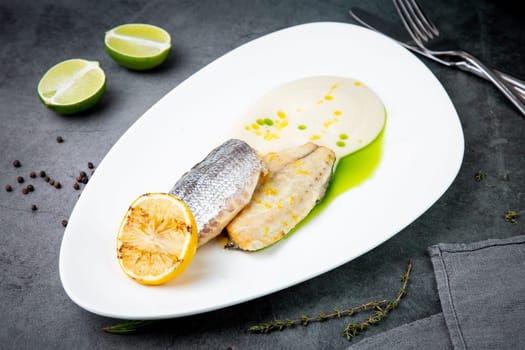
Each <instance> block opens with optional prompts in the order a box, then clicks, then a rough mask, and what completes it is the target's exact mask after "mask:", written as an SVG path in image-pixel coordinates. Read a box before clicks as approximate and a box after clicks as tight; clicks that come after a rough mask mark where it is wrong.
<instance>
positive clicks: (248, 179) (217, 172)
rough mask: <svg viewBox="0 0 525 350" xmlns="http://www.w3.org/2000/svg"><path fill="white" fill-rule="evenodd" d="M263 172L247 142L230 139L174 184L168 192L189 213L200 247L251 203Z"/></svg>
mask: <svg viewBox="0 0 525 350" xmlns="http://www.w3.org/2000/svg"><path fill="white" fill-rule="evenodd" d="M264 172H265V168H264V165H263V163H262V162H261V160H260V158H259V156H258V155H257V154H256V152H255V151H254V150H253V149H252V148H251V147H250V146H249V145H248V144H247V143H246V142H244V141H241V140H236V139H231V140H228V141H226V142H225V143H223V144H222V145H220V146H219V147H217V148H215V149H214V150H213V151H211V152H210V154H208V155H207V156H206V158H205V159H204V160H202V161H201V162H200V163H198V164H196V165H195V166H194V167H193V168H192V169H191V170H190V171H188V172H187V173H185V174H184V175H183V176H182V177H181V178H180V179H179V181H177V183H176V184H175V185H174V186H173V188H172V189H171V191H170V193H171V194H173V195H175V196H176V197H178V198H180V199H182V200H183V201H184V202H185V203H186V205H187V206H188V207H189V208H190V210H191V211H192V213H193V216H194V217H195V221H196V223H197V229H198V232H199V246H201V245H203V244H204V243H206V242H208V241H209V240H210V239H212V238H214V237H215V236H217V235H218V234H220V233H221V231H222V230H223V229H224V227H225V226H226V225H227V224H228V223H229V222H230V221H231V219H233V218H234V217H235V216H236V215H237V214H238V213H239V212H240V211H241V210H242V209H243V208H244V207H245V206H246V205H247V204H248V203H249V202H250V199H251V198H252V195H253V192H254V190H255V188H256V186H257V183H258V182H259V178H260V176H261V174H263V173H264Z"/></svg>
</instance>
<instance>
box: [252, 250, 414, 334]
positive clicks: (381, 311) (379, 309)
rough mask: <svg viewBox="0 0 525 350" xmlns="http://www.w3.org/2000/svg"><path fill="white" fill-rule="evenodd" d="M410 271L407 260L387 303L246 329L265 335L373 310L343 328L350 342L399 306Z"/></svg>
mask: <svg viewBox="0 0 525 350" xmlns="http://www.w3.org/2000/svg"><path fill="white" fill-rule="evenodd" d="M411 271H412V260H409V261H408V266H407V269H406V272H405V273H404V274H403V275H402V276H401V281H402V285H401V288H399V290H398V291H397V294H396V297H395V298H394V299H393V300H392V301H390V302H388V303H387V301H386V300H381V301H371V302H368V303H366V304H362V305H359V306H354V307H350V308H348V309H345V310H338V309H334V312H332V313H329V314H326V313H323V312H321V313H319V315H318V316H315V317H310V316H306V315H303V316H301V317H300V318H297V319H293V320H274V321H271V322H265V323H260V324H257V325H255V326H251V327H250V328H248V331H249V332H252V333H263V334H267V333H270V332H273V331H282V330H284V329H289V328H293V327H295V326H299V325H301V326H304V327H306V326H308V324H310V323H311V322H323V321H326V320H329V319H334V318H341V317H343V316H353V315H354V314H355V313H356V312H358V311H365V310H374V313H373V315H372V316H370V317H368V318H366V319H365V320H364V321H362V322H358V323H349V324H348V325H347V326H346V327H345V328H344V330H343V336H344V337H345V338H346V339H348V340H352V338H354V337H355V336H357V335H359V334H361V333H363V332H364V331H365V330H366V329H367V328H368V327H370V326H372V325H375V324H377V323H378V322H379V321H381V320H383V319H384V318H385V317H386V316H387V315H388V314H389V313H390V312H391V311H392V310H394V309H395V308H396V307H397V306H398V305H399V302H400V301H401V299H402V298H403V297H404V296H405V295H406V294H407V292H406V289H407V285H408V280H409V279H410V273H411Z"/></svg>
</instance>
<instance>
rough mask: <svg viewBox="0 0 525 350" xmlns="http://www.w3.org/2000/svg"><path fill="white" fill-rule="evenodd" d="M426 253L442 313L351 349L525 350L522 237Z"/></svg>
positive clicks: (449, 246) (444, 246)
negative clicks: (434, 277) (430, 263)
mask: <svg viewBox="0 0 525 350" xmlns="http://www.w3.org/2000/svg"><path fill="white" fill-rule="evenodd" d="M428 252H429V254H430V258H431V260H432V265H433V266H434V273H435V276H436V282H437V288H438V293H439V298H440V301H441V307H442V309H443V313H439V314H436V315H433V316H431V317H428V318H425V319H422V320H418V321H415V322H412V323H409V324H406V325H403V326H400V327H398V328H395V329H392V330H389V331H387V332H384V333H381V334H379V335H376V336H374V337H370V338H367V339H364V340H363V341H361V342H359V343H357V344H354V345H352V346H350V348H349V349H352V350H355V349H426V350H428V349H452V348H453V349H525V236H517V237H512V238H508V239H497V240H496V239H493V240H487V241H483V242H476V243H470V244H444V243H441V244H438V245H435V246H432V247H430V248H428Z"/></svg>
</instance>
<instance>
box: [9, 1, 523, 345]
mask: <svg viewBox="0 0 525 350" xmlns="http://www.w3.org/2000/svg"><path fill="white" fill-rule="evenodd" d="M422 3H423V5H424V7H425V9H427V11H428V12H429V14H431V15H432V18H433V19H434V20H435V21H436V22H437V23H438V24H439V25H440V26H442V27H444V29H445V30H446V29H449V30H451V29H452V28H454V29H457V30H458V33H457V34H456V35H455V36H456V38H458V39H460V40H462V41H463V47H464V48H465V49H467V50H469V51H471V52H473V53H475V54H477V55H478V56H479V57H480V58H481V59H483V60H484V61H486V62H489V63H490V64H492V65H494V66H496V67H499V68H503V69H507V70H509V71H512V72H513V73H515V74H518V75H521V76H522V77H525V51H524V50H523V48H524V47H525V30H524V28H523V23H524V22H525V17H524V15H523V12H522V11H518V8H517V6H514V4H513V3H512V2H496V1H488V0H483V1H474V0H471V1H459V0H457V1H456V0H446V1H440V2H431V1H428V0H427V1H422ZM516 3H517V2H516ZM354 5H360V6H362V7H363V8H367V9H369V10H372V11H375V12H377V13H378V14H381V15H383V16H384V17H391V18H394V17H395V13H394V7H393V5H392V4H391V2H390V1H387V0H372V1H369V2H362V3H361V2H359V1H351V0H348V1H340V0H331V1H322V2H321V1H313V0H308V1H275V0H267V1H262V0H261V1H242V0H237V1H167V0H165V1H133V0H129V1H125V0H121V1H112V2H109V1H108V2H106V1H89V2H88V1H85V2H81V1H65V0H62V1H60V0H55V1H49V0H46V1H40V2H35V1H16V2H15V1H6V0H2V1H0V60H1V65H0V183H1V185H2V189H1V191H0V240H1V241H0V271H1V275H0V315H1V318H2V321H3V322H2V326H1V327H0V344H2V345H1V347H2V348H8V349H26V348H27V349H32V348H46V349H56V348H63V349H70V348H79V349H93V348H126V349H134V348H152V347H162V348H168V347H169V348H181V349H183V348H195V349H210V348H212V349H226V348H228V347H232V348H234V349H248V348H257V349H273V348H287V349H327V348H343V347H345V346H347V345H348V344H349V343H348V342H347V341H346V340H345V339H344V338H343V337H342V336H341V332H342V329H343V327H344V325H345V324H346V323H345V320H334V321H330V322H327V323H323V324H312V325H310V326H309V327H307V328H296V329H294V330H290V331H284V332H277V333H273V334H270V335H266V336H265V335H253V334H249V333H248V332H247V331H246V329H247V328H248V327H249V326H251V325H253V324H254V323H256V322H261V321H267V320H271V319H274V318H279V319H286V318H293V317H297V316H300V315H301V314H303V313H307V314H316V313H318V312H319V311H330V310H331V309H332V308H333V307H339V308H344V307H348V306H353V305H357V304H360V303H363V302H366V301H368V300H371V299H375V298H391V297H393V296H394V294H395V292H396V290H397V288H398V287H399V276H400V274H401V273H402V272H403V270H404V268H405V266H406V263H407V261H408V259H409V258H412V259H413V260H414V271H413V275H412V281H411V283H410V286H409V295H408V296H407V298H406V299H404V300H403V302H402V303H401V305H400V307H399V308H398V309H397V310H395V311H394V312H393V313H392V314H391V315H390V316H389V317H388V319H387V320H385V321H384V322H383V323H381V324H380V325H379V326H377V327H373V328H372V329H370V330H369V331H367V332H366V334H365V335H363V336H362V337H366V336H369V335H372V334H376V333H378V332H382V331H385V330H388V329H391V328H393V327H396V326H399V325H401V324H404V323H406V322H410V321H414V320H417V319H420V318H423V317H427V316H430V315H433V314H435V313H437V312H440V310H441V307H440V304H439V300H438V296H437V292H436V289H435V281H434V277H433V274H432V267H431V264H430V260H429V257H428V256H427V253H426V248H427V247H428V246H429V245H432V244H435V243H438V242H471V241H477V240H483V239H486V238H503V237H509V236H514V235H518V234H523V233H524V230H523V221H524V220H525V219H524V218H523V216H524V215H525V214H524V212H523V209H524V196H523V190H524V188H525V186H524V184H525V181H524V175H525V174H524V169H525V166H524V165H525V160H524V157H523V154H524V150H525V120H524V119H523V118H522V117H521V116H520V115H519V114H518V112H517V111H516V110H515V109H514V108H513V107H512V106H511V105H510V104H509V103H508V102H507V101H506V100H505V99H504V98H503V97H502V95H501V94H500V93H499V92H497V91H496V90H495V89H494V88H493V87H492V86H491V85H489V84H488V83H486V82H484V81H482V80H480V79H478V78H476V77H473V76H470V75H468V74H466V73H462V72H458V71H455V70H452V69H448V68H444V67H441V66H438V65H437V64H434V63H431V62H429V61H426V60H425V61H424V62H425V64H427V65H428V67H429V68H430V69H431V70H432V72H434V73H435V75H436V76H437V77H438V79H439V80H440V81H441V82H442V84H443V86H444V87H445V89H446V90H447V92H448V93H449V95H450V98H451V99H452V101H453V103H454V105H455V106H456V109H457V112H458V114H459V117H460V119H461V123H462V126H463V128H464V133H465V157H464V162H463V165H462V167H461V170H460V173H459V175H458V177H457V178H456V180H455V182H454V183H453V184H452V186H451V187H450V189H449V190H448V191H447V192H446V193H445V194H444V196H443V197H442V198H441V199H440V200H439V201H438V202H437V203H436V204H435V205H434V206H433V207H432V208H430V209H429V210H428V211H427V212H426V213H425V214H424V215H423V216H421V217H420V218H419V219H417V220H416V221H415V222H414V223H413V224H411V225H410V226H408V227H407V228H406V229H404V230H403V231H402V232H400V233H399V234H398V235H396V236H395V237H393V238H392V239H390V240H388V241H387V242H385V243H384V244H382V245H381V246H379V247H377V248H376V249H374V250H373V251H371V252H369V253H367V254H365V255H363V256H362V257H360V258H358V259H355V260H354V261H352V262H350V263H347V264H345V265H343V266H341V267H339V268H337V269H335V270H333V271H331V272H329V273H326V274H324V275H322V276H320V277H317V278H314V279H312V280H310V281H307V282H304V283H301V284H299V285H296V286H294V287H291V288H288V289H286V290H283V291H280V292H277V293H274V294H272V295H269V296H266V297H263V298H259V299H257V300H254V301H251V302H247V303H244V304H241V305H237V306H233V307H229V308H226V309H222V310H218V311H214V312H210V313H206V314H201V315H196V316H191V317H184V318H180V319H175V320H167V321H163V322H161V323H159V324H158V325H157V326H156V327H155V328H154V329H150V330H146V331H145V332H142V333H140V334H137V335H131V336H117V335H111V334H106V333H104V332H103V331H101V328H102V327H104V326H107V325H110V324H113V323H114V322H116V321H117V320H113V319H107V318H104V317H99V316H97V315H94V314H91V313H89V312H87V311H84V310H83V309H81V308H80V307H78V306H77V305H75V304H74V303H73V302H72V301H70V299H69V298H68V297H67V296H66V294H65V293H64V290H63V289H62V286H61V283H60V280H59V275H58V254H59V248H60V242H61V239H62V235H63V232H64V228H63V227H62V225H61V223H60V222H61V220H62V219H64V218H67V217H68V216H69V214H70V213H71V211H72V209H73V207H74V205H75V202H76V200H77V199H78V195H79V193H80V191H79V192H76V191H74V190H73V188H72V184H73V182H74V178H75V176H76V175H77V174H78V172H79V171H80V170H85V169H86V163H87V162H88V161H91V162H93V163H95V165H96V164H98V163H99V162H100V161H101V160H102V158H103V157H104V155H105V154H106V153H107V152H108V150H109V149H110V148H111V146H112V145H113V144H114V143H115V142H116V141H117V140H118V138H119V137H120V136H121V135H122V134H123V133H124V132H125V131H126V129H127V128H128V127H129V126H130V125H131V124H132V123H133V122H134V121H135V120H137V118H139V117H140V116H141V115H142V113H143V112H145V111H146V110H147V109H148V108H149V107H150V106H151V105H153V104H154V103H155V102H156V101H157V100H158V99H159V98H161V97H162V96H163V95H164V94H166V93H167V92H168V91H170V90H171V89H172V88H173V87H175V86H176V85H178V84H179V83H180V82H182V81H183V80H184V79H186V78H188V77H189V76H191V75H192V74H193V73H194V72H196V71H197V70H198V69H200V68H201V67H203V66H204V65H206V64H207V63H210V62H211V61H213V60H214V59H215V58H217V57H219V56H221V55H223V54H224V53H226V52H228V51H229V50H231V49H233V48H236V47H238V46H239V45H241V44H243V43H246V42H248V41H250V40H252V39H255V38H257V37H259V36H261V35H263V34H267V33H270V32H272V31H275V30H278V29H281V28H284V27H288V26H291V25H295V24H302V23H307V22H313V21H340V22H348V23H354V21H353V20H352V19H351V18H350V17H349V15H348V14H347V10H348V9H349V8H350V7H351V6H354ZM129 22H145V23H151V24H156V25H159V26H161V27H163V28H165V29H166V30H167V31H168V32H170V33H171V35H172V38H173V46H174V48H173V51H172V53H171V54H170V56H169V58H168V61H167V62H165V64H164V65H163V66H161V67H159V68H158V69H156V70H153V71H150V72H144V73H136V72H131V71H128V70H126V69H123V68H121V67H120V66H118V65H117V64H116V63H115V62H113V61H112V60H111V59H110V58H109V56H108V55H107V54H106V53H105V51H104V48H103V35H104V31H106V30H108V29H110V28H112V27H113V26H115V25H118V24H122V23H129ZM447 31H448V30H447ZM73 57H81V58H85V59H92V60H99V61H100V62H101V64H102V67H103V68H104V70H105V72H106V75H107V77H108V85H107V90H106V92H105V95H104V96H103V99H102V101H101V103H100V104H99V105H98V106H96V107H95V108H94V109H93V110H91V111H89V112H86V113H83V114H82V115H78V116H73V117H62V116H58V115H56V114H54V113H53V112H51V111H49V110H47V109H46V108H44V107H43V106H42V105H41V104H40V102H39V100H38V98H37V97H36V86H37V83H38V81H39V79H40V77H41V76H42V75H43V74H44V73H45V71H46V70H47V69H48V68H49V67H51V66H52V65H54V64H56V63H57V62H60V61H62V60H65V59H68V58H73ZM58 135H61V136H63V137H64V139H65V142H64V143H62V144H58V143H57V142H56V141H55V138H56V136H58ZM443 142H446V140H443ZM14 159H19V160H20V161H21V162H22V163H23V166H22V168H19V169H15V168H14V167H13V166H12V165H11V163H12V161H13V160H14ZM40 169H45V170H46V171H47V172H48V173H49V175H51V177H53V178H55V179H57V180H59V181H61V183H62V185H63V188H62V189H60V190H55V189H53V188H51V187H50V186H49V185H46V184H45V183H44V182H43V181H42V180H41V179H35V180H34V181H33V183H34V184H35V187H36V191H35V192H33V193H31V194H29V195H27V196H23V195H22V194H21V193H20V189H21V187H22V186H20V185H18V184H17V183H16V181H15V178H16V176H18V175H23V176H24V177H26V179H27V177H28V173H29V172H30V171H31V170H35V171H38V170H40ZM478 170H482V171H483V172H485V173H487V174H488V176H487V178H486V179H485V180H484V181H482V182H479V183H478V182H476V181H474V174H475V173H476V172H477V171H478ZM502 173H507V174H508V180H507V181H505V180H502V179H501V178H500V174H502ZM429 176H432V174H429ZM7 183H11V184H12V185H13V187H14V188H15V191H14V192H13V193H7V192H5V191H4V190H3V187H4V185H5V184H7ZM32 203H35V204H37V205H38V206H39V210H38V211H37V212H32V211H31V210H30V205H31V204H32ZM400 203H402V198H400ZM509 209H512V210H516V211H518V212H520V214H521V215H522V217H521V218H519V219H518V223H517V224H510V223H508V222H506V221H505V220H504V219H503V215H504V213H505V211H507V210H509ZM380 219H381V213H378V220H380ZM328 249H329V248H328ZM490 282H491V281H487V283H490ZM359 339H360V338H356V339H355V340H354V341H353V342H352V343H354V342H358V341H359Z"/></svg>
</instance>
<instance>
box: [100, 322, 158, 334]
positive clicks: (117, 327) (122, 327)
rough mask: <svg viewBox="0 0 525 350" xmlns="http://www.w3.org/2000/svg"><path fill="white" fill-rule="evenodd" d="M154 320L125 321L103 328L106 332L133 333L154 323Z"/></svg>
mask: <svg viewBox="0 0 525 350" xmlns="http://www.w3.org/2000/svg"><path fill="white" fill-rule="evenodd" d="M154 322H155V321H154V320H149V321H124V322H121V323H117V324H114V325H112V326H107V327H104V328H102V330H103V331H104V332H108V333H113V334H131V333H135V332H137V331H138V330H139V329H141V328H144V327H146V326H149V325H150V324H152V323H154Z"/></svg>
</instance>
